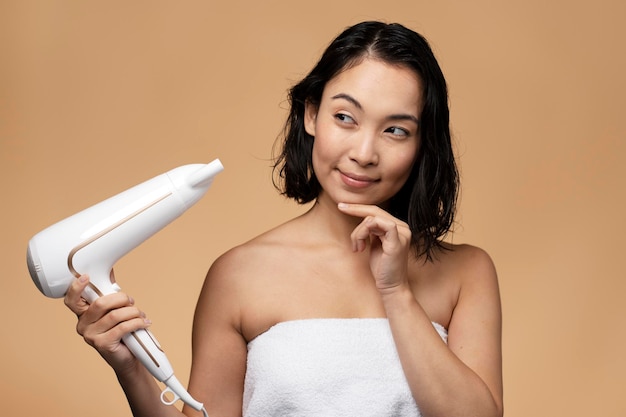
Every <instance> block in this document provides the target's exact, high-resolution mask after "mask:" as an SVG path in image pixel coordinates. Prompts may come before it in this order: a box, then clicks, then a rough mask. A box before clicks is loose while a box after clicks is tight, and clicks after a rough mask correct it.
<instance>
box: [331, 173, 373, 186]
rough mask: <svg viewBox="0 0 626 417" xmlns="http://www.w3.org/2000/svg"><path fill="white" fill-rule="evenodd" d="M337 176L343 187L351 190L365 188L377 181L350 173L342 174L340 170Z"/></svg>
mask: <svg viewBox="0 0 626 417" xmlns="http://www.w3.org/2000/svg"><path fill="white" fill-rule="evenodd" d="M339 176H340V177H341V181H342V182H343V183H344V184H345V185H347V186H349V187H353V188H366V187H369V186H371V185H372V184H375V183H377V182H378V181H379V180H378V179H376V178H372V177H370V176H367V175H360V174H356V173H352V172H343V171H341V170H339Z"/></svg>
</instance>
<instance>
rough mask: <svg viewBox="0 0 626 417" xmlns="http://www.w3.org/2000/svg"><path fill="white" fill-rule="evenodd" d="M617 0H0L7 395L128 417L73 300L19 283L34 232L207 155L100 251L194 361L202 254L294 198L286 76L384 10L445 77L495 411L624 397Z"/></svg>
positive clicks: (60, 410)
mask: <svg viewBox="0 0 626 417" xmlns="http://www.w3.org/2000/svg"><path fill="white" fill-rule="evenodd" d="M625 4H626V3H624V2H623V1H621V0H613V1H611V0H599V1H594V2H591V1H586V2H583V1H552V2H547V1H544V0H541V1H538V0H526V1H511V2H500V1H475V2H464V1H458V2H452V1H437V2H435V1H416V0H406V1H391V0H389V1H380V0H346V1H342V2H337V1H335V0H332V1H326V0H322V1H318V2H307V3H305V2H295V1H269V0H268V1H259V2H256V1H250V2H242V1H238V0H231V1H228V2H221V3H218V2H216V1H185V2H166V1H107V2H102V1H99V2H98V1H86V2H78V1H70V0H68V1H49V0H40V1H36V0H14V1H8V0H3V1H1V2H0V54H1V55H0V60H1V61H0V186H1V190H2V195H3V198H2V204H1V210H2V216H1V217H0V222H1V226H0V227H1V229H0V230H2V233H1V237H0V254H1V255H0V256H1V257H2V258H1V259H2V267H3V273H2V277H1V278H0V297H1V301H0V316H1V317H2V328H3V332H2V339H1V342H0V389H1V391H2V393H3V398H4V405H3V406H2V408H1V409H2V411H1V412H0V413H1V414H2V415H7V416H35V415H47V416H84V415H89V416H112V415H115V416H128V415H130V412H129V411H128V407H127V404H126V402H125V399H124V396H123V393H122V391H121V390H120V389H119V388H118V386H117V382H116V380H115V377H114V375H113V373H112V372H111V371H110V369H109V368H108V367H107V366H106V364H104V362H103V361H102V360H101V359H100V358H99V357H98V355H97V354H96V353H95V351H93V350H92V349H91V348H89V347H88V346H87V345H85V344H84V342H83V341H82V339H81V338H80V337H79V336H77V335H76V333H75V329H74V326H75V318H74V317H73V316H72V314H71V313H70V312H69V311H68V310H66V309H65V307H64V306H63V302H62V301H61V300H50V299H47V298H45V297H43V296H42V295H41V294H40V293H39V292H38V291H37V290H36V288H35V287H34V285H33V284H32V282H31V280H30V278H29V276H28V272H27V269H26V263H25V251H26V245H27V242H28V240H29V239H30V237H31V236H32V235H34V234H35V233H36V232H38V231H39V230H41V229H43V228H45V227H47V226H48V225H50V224H52V223H54V222H56V221H57V220H60V219H62V218H64V217H66V216H68V215H70V214H73V213H74V212H76V211H78V210H80V209H82V208H85V207H87V206H89V205H91V204H93V203H96V202H98V201H100V200H102V199H104V198H106V197H109V196H111V195H113V194H116V193H117V192H120V191H122V190H124V189H126V188H128V187H130V186H132V185H135V184H137V183H139V182H141V181H143V180H145V179H148V178H151V177H152V176H154V175H157V174H160V173H162V172H164V171H167V170H169V169H171V168H173V167H176V166H178V165H183V164H187V163H197V162H208V161H210V160H212V159H213V158H216V157H219V158H220V159H221V160H222V161H223V163H224V165H225V166H226V171H225V172H224V173H223V174H221V176H220V177H219V178H218V180H217V181H216V182H215V184H214V186H213V188H212V189H211V190H210V191H209V194H208V195H207V197H205V198H204V199H203V200H202V201H201V202H200V203H199V204H198V205H197V206H195V207H194V208H193V209H192V210H190V211H189V212H188V213H187V214H185V216H183V217H182V218H181V219H179V220H178V221H176V222H175V223H173V224H172V225H171V226H169V227H168V228H166V229H165V230H163V231H162V232H161V233H159V234H158V235H156V236H155V237H154V238H152V239H151V240H149V241H148V242H146V243H145V244H144V245H142V246H140V247H139V248H138V249H137V250H136V251H134V252H132V253H131V254H129V255H128V256H126V257H125V258H124V259H123V260H122V261H120V262H119V263H118V265H117V267H116V272H117V276H118V281H119V282H120V283H121V285H122V287H123V288H124V289H125V290H126V291H127V292H130V293H131V294H133V295H134V296H135V298H136V299H137V300H138V303H139V304H140V306H141V307H142V308H143V309H144V310H145V311H146V312H147V313H148V314H149V316H150V317H151V318H152V319H153V321H154V323H155V324H154V326H153V331H154V332H155V334H156V335H157V336H158V337H159V340H160V341H161V343H162V345H164V347H165V348H166V350H167V352H168V354H169V356H170V359H171V361H172V362H173V364H174V368H175V369H176V371H177V375H178V376H179V379H181V380H183V381H186V380H187V377H188V372H189V362H190V352H189V350H190V332H191V319H192V314H193V308H194V305H195V301H196V296H197V294H198V290H199V287H200V285H201V283H202V280H203V277H204V273H205V271H206V269H207V268H208V266H209V265H210V264H211V262H212V261H213V260H214V259H215V257H216V256H218V255H219V254H220V253H221V252H223V251H225V250H226V249H228V248H229V247H231V246H233V245H235V244H237V243H239V242H242V241H244V240H247V239H248V238H250V237H252V236H254V235H256V234H257V233H259V232H261V231H263V230H265V229H267V228H269V227H271V226H273V225H276V224H277V223H279V222H281V221H283V220H285V219H287V218H289V217H290V216H292V215H295V214H297V213H300V212H302V211H303V208H301V207H297V206H296V205H295V204H292V203H290V202H287V201H284V200H283V199H282V198H281V197H280V196H278V195H277V193H276V192H275V191H274V189H273V187H272V185H271V181H270V169H269V165H270V162H269V158H270V155H271V154H270V151H271V147H272V145H273V143H274V138H275V137H276V135H277V134H278V132H279V130H280V128H281V125H282V121H283V119H284V116H285V105H284V99H285V90H286V89H287V88H288V87H289V86H290V85H291V84H292V82H294V81H295V80H297V79H299V78H300V77H301V76H302V75H304V73H305V72H306V71H307V70H308V69H309V68H310V67H311V66H312V65H313V63H314V61H315V60H316V59H317V57H318V55H319V54H320V53H321V51H322V50H323V49H324V47H325V46H326V44H327V42H329V41H330V39H331V38H332V37H334V36H335V35H336V34H337V33H338V32H339V31H340V30H342V29H343V28H344V27H345V26H347V25H350V24H353V23H356V22H357V21H360V20H365V19H384V20H388V21H400V22H402V23H404V24H406V25H408V26H410V27H412V28H414V29H416V30H418V31H420V32H422V33H424V34H425V35H426V36H427V37H428V38H429V39H430V41H431V43H432V46H433V48H434V50H435V51H436V54H437V55H438V57H439V59H440V62H441V65H442V67H443V69H444V72H445V74H446V76H447V79H448V82H449V85H450V100H451V109H452V127H453V132H454V135H455V142H456V147H457V151H458V154H459V162H460V166H461V171H462V180H463V192H462V201H461V205H460V213H459V217H458V220H459V223H460V225H459V227H458V230H457V233H456V234H455V235H454V236H453V240H454V241H456V242H471V243H474V244H476V245H479V246H482V247H484V248H485V249H487V250H488V251H489V252H490V253H491V255H492V256H493V258H494V259H495V261H496V264H497V266H498V271H499V275H500V281H501V290H502V300H503V305H504V324H505V329H504V340H503V346H504V379H505V390H506V395H505V408H506V415H507V416H508V417H518V416H519V417H525V416H531V415H532V416H568V417H575V416H589V415H595V416H604V417H608V416H615V417H617V416H624V415H626V397H624V395H623V394H624V389H625V387H626V381H625V378H624V373H625V372H626V360H625V359H624V357H625V351H626V325H625V324H624V320H623V316H624V310H623V303H622V299H623V294H624V293H625V292H626V281H625V280H624V278H625V276H624V272H623V271H624V267H623V262H624V245H623V243H622V241H623V237H624V234H625V233H626V227H625V222H624V217H623V216H624V209H625V200H626V199H625V195H624V194H625V193H624V185H625V184H624V178H625V177H626V168H624V163H623V162H624V159H625V157H626V145H625V139H626V138H625V136H626V128H625V127H624V123H623V116H622V115H623V113H624V111H625V110H626V83H625V81H624V74H626V59H625V55H624V50H625V49H624V48H625V45H624V43H625V40H626V26H624V25H623V23H624V16H626V7H625ZM450 395H454V393H450Z"/></svg>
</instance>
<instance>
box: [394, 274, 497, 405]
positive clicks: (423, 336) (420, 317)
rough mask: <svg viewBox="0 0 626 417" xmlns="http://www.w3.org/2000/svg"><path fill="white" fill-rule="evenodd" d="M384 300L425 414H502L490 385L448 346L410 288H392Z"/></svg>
mask: <svg viewBox="0 0 626 417" xmlns="http://www.w3.org/2000/svg"><path fill="white" fill-rule="evenodd" d="M382 299H383V303H384V306H385V310H386V313H387V317H388V318H389V323H390V326H391V331H392V334H393V337H394V341H395V344H396V348H397V350H398V354H399V356H400V361H401V363H402V367H403V369H404V373H405V375H406V378H407V380H408V383H409V386H410V388H411V392H412V394H413V397H414V398H415V401H416V402H417V404H418V406H419V408H420V411H421V413H422V415H423V416H425V417H435V416H446V417H451V416H463V417H467V416H499V415H501V411H500V410H499V407H498V405H497V403H496V401H495V399H494V396H493V395H492V393H491V391H490V390H489V388H488V386H487V384H486V383H485V382H484V381H483V380H482V379H481V378H480V377H479V375H478V374H476V372H474V371H473V370H472V369H470V368H469V367H468V366H467V365H466V364H465V363H463V361H461V360H460V359H459V358H458V357H457V356H456V355H455V354H454V352H452V351H451V350H450V349H449V348H448V346H446V344H445V343H444V341H443V340H442V339H441V336H439V334H438V333H437V331H436V330H435V328H434V327H433V325H432V323H431V321H430V319H429V318H428V316H427V314H426V313H425V312H424V310H423V309H422V307H421V306H420V305H419V303H418V302H417V300H416V299H415V297H414V295H413V293H412V292H411V290H410V289H409V288H408V286H407V287H399V288H397V289H395V290H394V291H387V292H385V293H383V295H382Z"/></svg>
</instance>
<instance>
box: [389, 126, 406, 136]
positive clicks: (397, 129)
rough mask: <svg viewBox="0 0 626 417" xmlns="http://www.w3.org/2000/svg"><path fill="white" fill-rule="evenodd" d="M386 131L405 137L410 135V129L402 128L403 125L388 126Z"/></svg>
mask: <svg viewBox="0 0 626 417" xmlns="http://www.w3.org/2000/svg"><path fill="white" fill-rule="evenodd" d="M385 132H387V133H391V134H392V135H393V136H396V137H398V138H405V137H407V136H409V134H410V133H409V131H408V130H406V129H404V128H402V127H398V126H391V127H389V128H387V129H386V130H385Z"/></svg>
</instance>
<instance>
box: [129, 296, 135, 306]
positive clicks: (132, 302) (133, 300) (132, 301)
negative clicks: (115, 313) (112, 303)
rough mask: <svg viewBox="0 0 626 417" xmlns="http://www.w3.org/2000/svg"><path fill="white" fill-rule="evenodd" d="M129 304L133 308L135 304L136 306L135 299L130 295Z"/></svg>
mask: <svg viewBox="0 0 626 417" xmlns="http://www.w3.org/2000/svg"><path fill="white" fill-rule="evenodd" d="M128 303H129V304H130V305H131V306H132V305H133V304H135V299H134V298H133V297H131V296H130V295H129V296H128Z"/></svg>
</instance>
